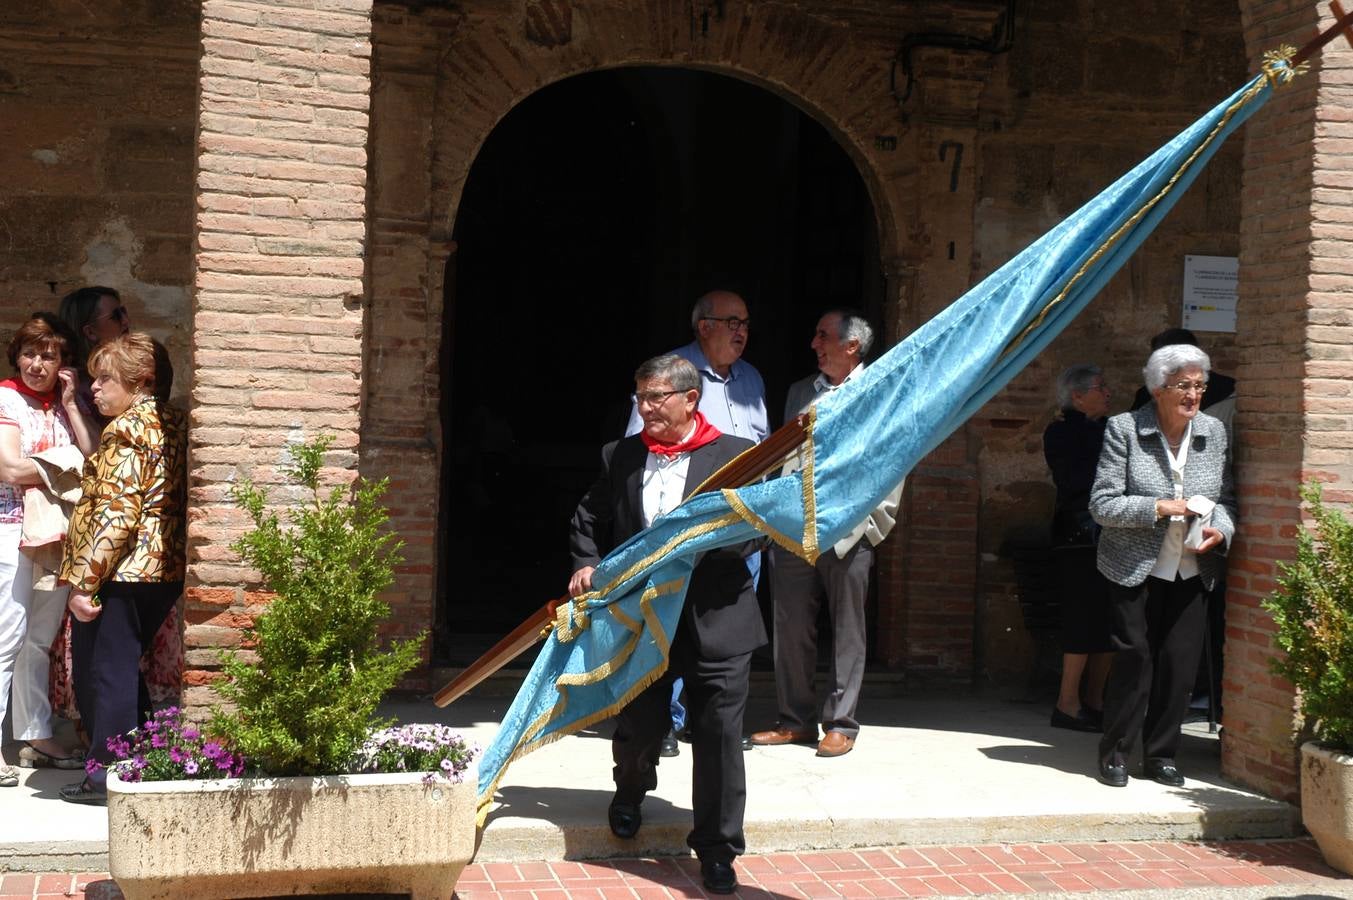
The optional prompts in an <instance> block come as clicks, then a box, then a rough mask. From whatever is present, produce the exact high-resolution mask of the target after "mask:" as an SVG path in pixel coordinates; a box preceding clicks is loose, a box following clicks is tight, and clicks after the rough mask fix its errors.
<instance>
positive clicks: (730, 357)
mask: <svg viewBox="0 0 1353 900" xmlns="http://www.w3.org/2000/svg"><path fill="white" fill-rule="evenodd" d="M691 329H692V330H693V331H694V332H695V340H694V341H692V342H691V343H689V344H687V345H686V346H684V347H678V348H677V349H675V350H673V351H672V353H673V354H675V355H676V356H679V357H681V358H682V359H684V360H686V361H687V362H689V363H690V364H691V365H693V366H695V368H696V371H698V372H699V373H700V381H701V385H702V390H701V393H700V412H701V414H703V415H704V417H705V418H706V419H708V420H709V423H710V424H711V425H713V426H714V427H715V428H717V429H719V430H720V431H722V432H723V433H724V434H728V435H733V436H735V437H740V438H746V439H747V440H749V441H751V442H753V443H755V444H759V443H761V442H762V441H763V440H765V439H766V435H767V434H769V433H770V421H769V418H768V417H767V415H766V385H765V382H763V381H762V380H761V373H760V372H758V371H757V370H756V367H754V366H753V365H752V364H751V363H749V362H746V361H744V360H743V358H742V353H743V351H744V350H746V349H747V335H748V332H749V331H750V329H751V319H750V318H749V317H748V315H747V304H746V303H744V302H743V300H742V298H741V297H739V296H738V295H737V294H735V293H733V292H732V291H725V290H716V291H710V292H709V293H708V294H705V295H704V296H703V297H701V298H700V299H699V300H697V301H695V307H694V308H693V309H692V310H691ZM643 425H644V422H643V418H642V417H641V416H640V414H639V408H638V407H637V406H635V407H633V408H632V409H631V411H630V419H629V425H628V426H627V427H626V428H625V434H626V436H629V435H632V434H638V433H639V432H640V431H641V430H642V429H643ZM748 565H749V566H750V567H751V570H752V581H753V583H755V582H757V581H759V580H760V577H761V556H760V554H757V555H755V556H753V557H752V558H751V559H749V560H748ZM680 694H681V682H680V680H678V681H677V683H676V685H675V686H674V687H673V692H672V730H671V732H670V733H669V734H668V735H667V737H666V738H664V739H663V744H662V755H663V756H668V757H670V756H677V755H678V754H679V753H680V750H679V749H678V747H677V738H676V736H677V735H678V734H681V733H682V732H683V731H684V729H685V727H686V711H685V708H684V707H683V706H682V705H681V699H680Z"/></svg>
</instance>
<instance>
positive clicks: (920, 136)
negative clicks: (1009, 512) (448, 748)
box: [362, 2, 998, 678]
mask: <svg viewBox="0 0 1353 900" xmlns="http://www.w3.org/2000/svg"><path fill="white" fill-rule="evenodd" d="M565 8H566V12H567V14H566V15H565V14H560V16H552V15H545V13H549V12H550V11H551V10H552V11H553V12H555V13H558V12H559V11H560V10H564V9H565ZM721 8H722V10H723V12H722V14H717V13H716V12H714V11H711V13H710V15H709V16H708V17H703V16H702V17H701V18H700V20H699V22H698V24H697V25H695V26H692V23H691V22H690V21H688V20H687V14H686V11H685V10H684V9H677V8H674V7H669V6H667V5H663V4H634V3H629V2H598V3H588V4H568V5H567V7H566V5H565V4H535V3H528V4H527V12H528V18H527V20H526V22H525V23H521V22H517V21H515V20H512V19H511V17H510V16H509V17H506V18H498V17H491V16H490V17H485V18H482V19H476V20H470V21H467V20H464V19H460V18H457V17H454V16H452V15H450V14H447V17H446V20H445V22H444V23H437V22H435V21H434V19H435V14H434V13H432V12H425V15H424V16H423V17H422V18H421V19H419V21H418V22H417V23H416V24H415V23H414V22H413V21H412V19H411V18H410V17H406V16H404V15H394V14H392V15H390V16H389V17H382V16H381V15H380V14H379V10H378V14H377V18H376V22H375V25H374V29H373V42H374V45H375V52H374V58H375V60H376V70H377V74H376V78H375V85H374V87H373V128H374V130H375V136H374V140H373V167H374V168H373V176H374V181H375V185H374V189H373V194H372V197H373V201H372V202H373V213H374V215H373V218H372V222H373V232H372V244H373V248H372V253H371V259H372V275H373V308H375V309H379V310H381V312H382V314H381V315H380V316H373V317H372V318H371V319H370V320H369V325H370V336H369V341H370V344H369V346H371V348H372V350H373V352H372V353H370V354H369V355H368V363H369V365H377V366H379V375H380V377H379V378H376V377H368V378H367V379H366V388H365V389H366V397H365V401H366V402H365V409H366V413H365V421H364V425H363V438H362V465H363V466H364V467H365V468H367V469H368V470H369V471H371V472H373V473H375V472H380V473H385V472H390V471H394V472H397V474H396V483H395V488H394V492H393V494H392V497H393V499H394V501H395V507H396V514H397V523H398V525H399V527H400V529H401V533H403V534H405V535H406V538H407V537H409V536H411V535H412V536H414V541H416V545H414V541H411V546H410V548H409V552H408V555H409V556H410V567H409V570H408V571H407V572H406V573H404V577H403V578H402V579H401V594H400V596H399V597H398V598H396V602H397V604H402V603H407V604H408V607H407V615H406V616H404V619H405V621H407V622H409V623H410V624H409V627H410V628H414V627H417V626H418V625H421V624H423V623H426V622H428V621H429V620H430V617H429V616H428V615H427V612H428V607H427V606H426V605H425V601H423V600H422V596H426V595H430V594H431V593H432V591H433V590H434V585H435V577H436V576H435V572H436V570H435V566H436V562H435V560H434V555H435V554H434V553H433V547H434V537H433V529H434V528H435V527H436V523H435V519H436V515H437V511H436V509H435V502H436V497H437V494H436V492H435V491H430V490H429V486H430V485H435V484H436V483H437V472H438V466H439V454H440V452H441V449H442V448H439V447H438V446H436V443H437V441H436V438H431V439H429V435H431V434H436V433H439V432H438V423H437V409H438V403H439V392H440V383H439V380H438V379H439V375H438V373H439V368H438V363H439V358H440V353H439V347H438V341H439V339H440V335H441V333H442V325H443V323H442V314H443V310H442V309H441V303H442V298H443V295H444V287H445V285H444V278H445V272H446V266H447V262H446V261H447V259H448V258H449V257H450V256H452V255H453V253H454V249H455V248H454V245H453V243H452V241H451V240H450V236H451V233H452V227H453V224H454V221H455V216H456V214H457V209H458V205H459V201H460V196H461V192H462V190H463V188H464V185H465V181H466V178H467V176H468V173H469V171H470V167H471V165H472V164H473V162H474V160H475V158H476V156H477V155H478V153H479V150H480V148H481V146H482V145H483V142H484V141H485V139H486V138H487V136H488V135H489V133H490V132H491V131H492V130H493V128H494V127H495V125H496V124H497V123H498V122H499V121H501V119H502V118H503V117H504V116H505V115H507V113H508V112H509V111H510V110H512V109H513V108H514V107H515V106H516V105H517V104H519V103H520V102H521V101H522V100H523V99H525V98H526V97H528V96H531V95H532V94H533V93H535V92H536V91H539V90H540V89H541V88H543V87H546V86H548V85H551V84H554V83H556V82H559V81H561V80H563V79H567V78H569V77H571V76H574V75H579V74H583V73H587V72H594V71H599V70H603V69H610V68H617V67H627V66H661V67H670V66H678V67H685V68H693V69H700V70H704V71H709V72H712V73H717V74H722V75H727V76H732V77H734V78H738V79H740V80H743V81H745V82H748V83H751V84H753V85H756V86H758V87H761V88H764V89H766V90H768V91H770V92H772V93H774V94H775V95H776V96H778V97H780V98H782V99H784V100H786V101H788V102H789V103H791V104H792V105H794V106H796V107H797V108H799V109H800V110H802V111H804V112H805V113H806V114H807V115H809V116H810V117H811V118H813V119H815V120H816V121H818V122H819V123H820V124H822V125H823V126H824V127H825V128H826V129H827V131H828V132H829V133H830V134H831V135H832V136H833V137H834V138H835V139H836V140H837V142H838V143H839V145H840V146H841V147H842V148H843V149H844V150H845V152H846V153H847V155H848V156H849V157H850V159H851V160H852V161H853V163H854V165H855V167H856V168H857V170H858V172H859V174H860V177H861V179H862V180H863V182H864V184H865V186H866V189H867V191H868V193H869V195H870V198H871V200H872V202H873V206H874V210H875V214H876V216H877V219H878V241H879V248H880V257H881V260H880V262H881V268H882V269H883V271H884V273H885V280H886V286H885V290H884V310H885V313H884V315H885V319H886V323H885V330H886V335H885V337H886V338H887V339H889V340H893V339H896V338H897V337H898V336H900V335H902V334H905V333H906V332H908V331H910V330H911V328H913V327H914V326H915V325H916V324H917V323H918V321H919V320H920V319H921V318H923V316H924V315H929V314H930V313H932V312H933V311H934V308H938V307H939V306H941V305H943V303H944V302H947V301H948V300H949V299H952V298H953V297H954V296H957V294H958V293H960V292H961V291H962V289H963V288H965V287H966V286H967V268H968V267H967V265H966V262H965V261H966V260H967V259H968V254H970V252H971V238H970V235H971V229H972V222H971V218H970V217H969V216H966V215H964V214H963V212H962V211H961V208H962V206H963V205H964V204H965V202H967V201H970V199H971V190H972V178H971V166H970V164H969V165H968V166H965V167H963V169H962V170H961V171H960V170H959V169H957V168H956V167H955V159H956V158H955V157H954V156H953V154H950V155H949V156H948V157H945V155H944V154H943V153H940V152H938V151H937V148H938V147H939V146H940V145H941V144H943V143H945V142H946V141H949V140H951V139H953V140H964V141H969V142H971V140H972V137H971V128H972V122H973V121H974V120H975V107H976V100H977V96H978V91H977V89H976V88H975V86H974V84H975V83H974V82H972V81H971V80H970V76H971V72H970V71H967V70H965V71H964V72H963V73H962V78H961V79H958V81H956V82H955V83H956V84H958V85H959V87H956V88H955V89H954V90H953V91H950V92H948V93H946V92H945V91H942V90H939V88H940V87H942V86H944V85H946V84H948V82H947V80H946V79H947V78H948V77H949V73H947V72H946V71H944V70H943V69H942V68H940V69H937V70H936V71H935V72H934V73H933V87H932V94H931V97H932V100H931V104H932V107H933V108H934V109H935V110H937V111H938V112H939V113H940V114H942V115H943V116H944V117H945V118H946V121H953V122H960V123H962V124H961V125H958V126H950V125H947V124H946V125H938V126H937V125H927V126H925V127H903V126H902V124H901V122H900V121H899V115H898V109H897V105H896V101H895V98H894V96H893V95H892V93H891V92H890V90H889V71H888V57H887V55H886V54H885V55H880V53H879V52H878V47H877V46H874V47H867V46H862V45H861V44H859V43H858V41H856V40H855V39H854V38H853V36H852V33H851V31H850V29H848V28H846V27H843V26H842V25H841V24H840V23H839V22H834V21H832V20H830V19H827V18H824V17H819V16H815V15H812V14H809V13H806V12H803V11H800V10H795V9H788V8H784V7H778V6H776V5H773V4H759V3H746V4H728V5H726V6H721ZM535 12H541V13H542V15H544V18H542V19H540V20H539V21H537V20H536V19H534V18H532V16H533V15H534V13H535ZM997 12H998V10H997V9H995V8H993V9H992V10H990V11H989V13H985V14H984V15H985V17H986V24H987V25H988V27H989V26H990V24H991V23H992V22H994V18H995V15H996V13H997ZM547 20H548V23H549V24H548V25H547V24H546V22H547ZM437 24H440V25H441V26H442V28H443V29H444V30H438V28H436V27H430V26H435V25H437ZM434 34H435V35H436V36H435V37H434ZM986 59H987V58H986V57H982V60H983V61H985V60H986ZM983 64H984V65H985V62H983ZM918 109H924V107H918ZM956 109H958V110H963V112H962V113H955V110H956ZM383 123H384V124H383ZM410 125H411V126H413V127H407V126H410ZM918 160H924V162H923V163H921V162H918ZM926 176H928V178H926ZM918 179H925V180H924V186H922V182H921V181H918ZM951 182H954V183H957V184H960V185H961V187H960V188H959V189H958V193H957V195H955V194H953V193H946V195H945V197H944V201H945V202H944V203H943V204H934V207H933V208H934V209H935V210H944V211H943V212H931V213H930V215H929V219H930V221H931V222H936V221H942V220H944V219H945V217H946V216H947V217H948V218H949V224H950V225H952V228H951V229H950V230H951V231H952V233H954V234H955V235H957V237H958V240H957V241H955V245H956V249H955V248H954V247H946V248H943V252H945V253H947V254H948V259H949V260H953V261H955V263H954V264H953V265H951V266H945V267H943V269H942V270H936V271H934V272H924V271H921V270H920V269H919V268H918V266H917V264H918V263H919V262H920V261H922V260H924V259H925V258H926V257H928V256H930V255H932V254H934V253H936V252H937V251H936V248H933V247H931V246H929V243H928V241H926V240H925V236H924V234H923V233H922V231H921V230H920V229H918V228H917V227H915V226H914V225H912V224H910V223H912V222H914V221H915V220H916V219H917V217H918V210H920V209H922V208H923V205H924V203H925V200H926V199H927V196H926V195H927V193H928V192H933V191H934V188H933V187H932V186H933V185H944V186H945V188H944V189H945V190H946V191H949V190H952V188H950V187H949V185H950V184H951ZM415 221H416V222H417V226H416V227H417V228H418V229H419V231H420V233H417V234H415V233H413V231H414V228H415V226H414V222H415ZM423 229H426V230H423ZM918 239H919V240H918ZM927 298H928V299H929V303H928V304H925V301H926V300H927ZM922 305H929V306H930V307H933V308H931V309H928V310H927V311H925V312H924V314H923V313H922V311H921V307H922ZM385 348H392V349H393V348H398V351H397V352H394V353H387V352H386V349H385ZM411 350H412V351H416V353H417V357H416V358H414V359H409V360H404V361H401V360H400V359H399V357H400V356H402V355H406V354H407V353H408V352H409V351H411ZM368 371H369V373H371V374H374V373H375V369H371V368H369V370H368ZM411 437H413V438H414V439H412V440H411ZM960 443H961V441H960ZM945 452H946V451H945V450H941V451H940V452H939V453H938V454H936V456H937V457H943V456H944V454H945ZM962 456H963V451H962V450H958V451H954V460H953V461H954V462H956V465H957V467H958V468H962V467H963V466H964V465H966V463H964V462H962ZM395 459H397V460H398V463H397V465H396V464H394V460H395ZM954 468H955V466H946V471H945V472H944V474H943V475H941V476H940V477H939V479H938V482H939V483H938V484H937V485H935V486H934V487H932V486H931V484H930V477H929V475H928V474H927V473H926V472H919V473H917V475H916V476H915V477H913V479H912V482H911V496H912V497H913V498H918V497H919V498H921V500H920V501H919V502H925V503H931V502H937V501H938V500H940V499H942V500H943V501H944V502H946V503H949V504H951V506H957V507H961V506H962V505H963V504H965V503H967V504H970V505H975V503H976V501H977V495H976V491H975V490H968V488H969V487H971V485H967V486H965V487H964V488H962V489H960V491H959V492H958V495H957V496H955V493H954V488H953V484H952V471H953V469H954ZM960 512H961V509H960ZM968 518H969V521H975V518H976V517H975V515H971V516H969V517H968ZM904 530H905V528H904ZM946 544H952V545H954V546H952V547H949V546H944V545H946ZM891 546H892V549H891V551H888V552H885V554H884V555H883V560H882V562H881V564H880V589H881V594H882V595H883V597H884V598H886V599H884V601H883V602H881V604H880V615H879V622H878V628H879V632H880V639H879V641H878V644H879V647H880V650H881V651H882V652H881V654H880V655H881V656H883V657H884V658H885V661H886V662H887V663H888V664H889V665H893V666H901V665H904V664H906V663H908V662H909V661H916V660H919V661H920V664H921V665H922V666H924V667H930V668H934V669H937V670H941V671H943V672H945V673H946V674H947V675H949V676H951V677H955V676H956V677H959V678H966V677H969V675H970V670H971V659H972V647H971V644H972V629H971V621H972V615H973V613H972V610H973V605H972V601H971V598H970V597H969V598H967V599H964V600H962V601H959V602H954V600H953V595H954V594H955V593H963V592H964V588H965V586H964V585H962V584H956V583H955V581H954V577H953V571H954V569H956V568H957V569H958V570H960V571H967V572H970V573H971V572H975V569H976V565H975V556H974V554H975V548H974V547H973V546H972V541H971V534H970V533H965V534H953V535H949V536H947V537H945V538H941V539H939V540H938V541H934V542H931V544H930V545H929V546H928V547H927V548H926V549H927V552H921V553H917V554H915V555H916V556H917V557H918V558H921V559H931V558H933V559H934V560H935V561H934V563H933V570H934V571H933V572H927V571H926V565H925V564H922V565H919V566H917V567H916V568H917V569H919V570H920V574H919V575H918V574H917V572H916V571H913V572H910V573H907V577H905V578H904V572H903V563H902V560H903V558H904V557H905V556H906V555H908V554H907V551H906V550H905V549H904V543H903V541H902V540H896V541H893V542H891ZM936 547H938V549H939V552H938V553H932V552H928V551H932V550H935V549H936ZM955 560H957V564H955ZM918 579H919V580H918ZM918 583H919V584H921V585H922V586H923V587H922V590H921V593H920V595H919V596H908V595H907V594H908V592H909V591H911V585H914V584H918ZM927 585H929V587H927ZM966 588H967V591H966V592H967V593H968V594H969V595H971V594H972V593H973V592H974V591H975V583H974V582H970V583H969V584H967V585H966ZM405 589H407V591H406V590H405ZM927 592H928V593H927ZM420 595H421V596H420ZM909 611H914V612H916V613H917V615H915V616H912V617H910V618H909V616H910V612H909ZM401 612H405V610H401Z"/></svg>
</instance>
